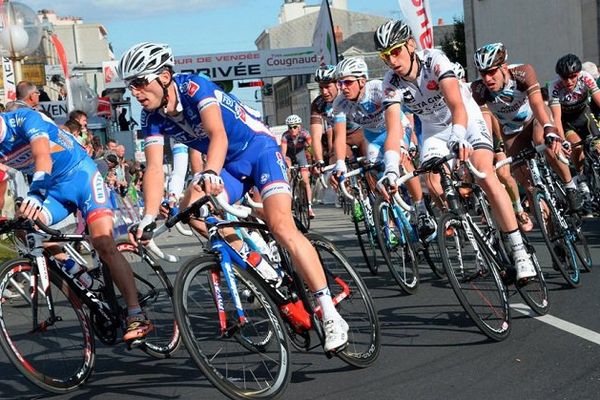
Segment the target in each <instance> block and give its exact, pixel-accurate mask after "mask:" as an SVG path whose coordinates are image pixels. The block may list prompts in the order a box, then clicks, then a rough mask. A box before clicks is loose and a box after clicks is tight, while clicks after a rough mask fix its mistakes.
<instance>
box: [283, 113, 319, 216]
mask: <svg viewBox="0 0 600 400" xmlns="http://www.w3.org/2000/svg"><path fill="white" fill-rule="evenodd" d="M285 124H286V125H287V127H288V130H287V131H285V132H284V133H283V135H282V136H281V153H282V154H284V155H285V161H286V163H287V165H288V167H290V166H292V165H297V166H298V167H299V168H300V174H301V176H302V182H303V183H304V187H305V188H306V197H307V200H308V216H309V218H310V219H313V218H314V217H315V213H314V211H313V209H312V189H311V187H310V175H309V172H308V166H309V163H308V158H307V156H306V152H307V151H308V147H309V146H310V145H311V143H312V141H311V137H310V133H308V132H307V131H305V130H304V129H302V118H300V117H299V116H297V115H296V114H292V115H289V116H288V117H287V118H286V119H285Z"/></svg>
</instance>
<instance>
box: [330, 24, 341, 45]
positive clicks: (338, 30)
mask: <svg viewBox="0 0 600 400" xmlns="http://www.w3.org/2000/svg"><path fill="white" fill-rule="evenodd" d="M333 35H334V36H335V42H336V43H337V44H340V43H342V41H343V40H344V32H342V28H341V27H340V26H339V25H336V26H335V27H334V28H333Z"/></svg>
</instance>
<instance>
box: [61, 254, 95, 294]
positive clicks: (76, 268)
mask: <svg viewBox="0 0 600 400" xmlns="http://www.w3.org/2000/svg"><path fill="white" fill-rule="evenodd" d="M63 269H64V270H65V272H67V273H68V274H70V275H72V276H74V277H76V278H77V280H78V281H79V282H81V284H82V285H83V286H85V287H86V288H90V287H92V283H93V280H92V277H91V276H90V275H89V274H88V273H87V270H85V269H84V268H83V267H82V266H81V265H79V264H78V263H76V262H75V261H74V260H72V259H70V258H68V259H67V260H66V261H65V262H64V263H63ZM81 271H83V272H81Z"/></svg>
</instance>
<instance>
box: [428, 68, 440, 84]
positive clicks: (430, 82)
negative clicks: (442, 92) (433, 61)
mask: <svg viewBox="0 0 600 400" xmlns="http://www.w3.org/2000/svg"><path fill="white" fill-rule="evenodd" d="M437 67H438V66H437V65H436V68H437ZM427 89H429V90H438V89H439V86H438V84H437V82H436V81H435V80H433V79H432V80H430V81H429V82H427Z"/></svg>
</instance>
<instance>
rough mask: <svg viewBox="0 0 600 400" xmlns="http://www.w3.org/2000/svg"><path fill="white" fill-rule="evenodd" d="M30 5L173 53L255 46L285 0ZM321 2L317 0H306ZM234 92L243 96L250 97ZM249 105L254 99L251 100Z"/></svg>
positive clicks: (392, 10) (353, 1)
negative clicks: (168, 48) (159, 45)
mask: <svg viewBox="0 0 600 400" xmlns="http://www.w3.org/2000/svg"><path fill="white" fill-rule="evenodd" d="M18 1H20V2H22V3H25V4H27V5H28V6H29V7H31V8H32V9H34V10H41V9H43V8H46V9H52V10H54V11H55V12H56V14H57V15H59V16H77V17H82V18H83V20H84V22H87V23H92V22H96V23H100V24H102V25H104V27H105V28H106V29H107V30H108V39H109V41H110V42H111V44H112V46H113V50H114V53H115V55H116V57H120V56H121V55H122V54H123V52H125V51H126V50H127V49H128V48H130V47H131V46H132V45H134V44H136V43H139V42H142V41H149V42H159V43H168V44H170V45H171V48H172V49H173V52H174V54H175V55H195V54H211V53H219V52H233V51H244V50H256V46H255V45H254V40H255V39H256V38H257V37H258V35H259V34H260V33H261V32H262V31H264V30H265V29H268V28H269V27H272V26H276V25H277V24H278V21H277V17H278V15H279V10H280V8H281V5H282V4H283V0H18ZM306 3H307V4H311V5H312V4H320V3H321V0H306ZM430 5H431V13H432V15H433V21H434V22H435V21H437V20H438V18H443V19H444V21H446V23H451V22H452V20H453V18H454V17H460V16H462V14H463V9H462V0H430ZM348 8H349V9H350V10H351V11H357V12H363V13H367V14H372V15H381V16H389V17H390V18H394V19H396V18H401V17H402V14H401V13H400V7H399V5H398V0H348ZM334 22H335V21H334ZM242 92H246V93H245V94H240V93H238V96H240V97H241V98H242V100H246V101H248V102H249V103H252V102H254V99H253V98H252V96H249V95H248V91H247V90H246V91H242ZM250 105H251V106H252V105H253V104H250Z"/></svg>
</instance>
